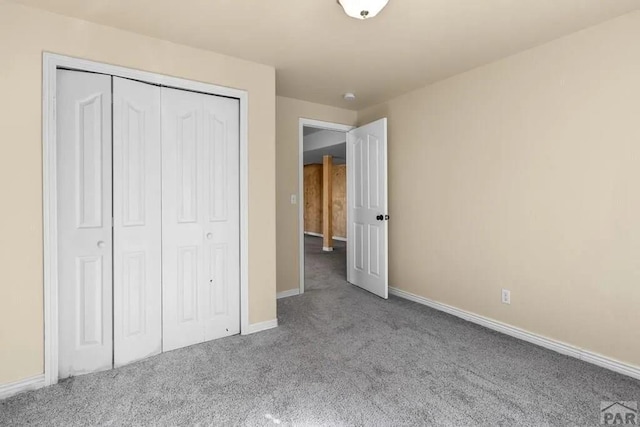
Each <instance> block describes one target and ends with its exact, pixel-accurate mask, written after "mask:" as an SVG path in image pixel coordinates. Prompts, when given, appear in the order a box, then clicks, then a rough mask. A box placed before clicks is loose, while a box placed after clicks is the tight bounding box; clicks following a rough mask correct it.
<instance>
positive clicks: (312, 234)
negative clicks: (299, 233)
mask: <svg viewBox="0 0 640 427" xmlns="http://www.w3.org/2000/svg"><path fill="white" fill-rule="evenodd" d="M304 234H306V235H307V236H313V237H324V236H323V235H322V234H321V233H314V232H313V231H305V232H304Z"/></svg>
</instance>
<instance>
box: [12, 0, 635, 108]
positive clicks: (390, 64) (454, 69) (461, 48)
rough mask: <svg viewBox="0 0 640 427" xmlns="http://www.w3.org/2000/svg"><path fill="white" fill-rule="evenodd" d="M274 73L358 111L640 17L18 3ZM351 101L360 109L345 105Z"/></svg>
mask: <svg viewBox="0 0 640 427" xmlns="http://www.w3.org/2000/svg"><path fill="white" fill-rule="evenodd" d="M15 2H16V3H22V4H25V5H30V6H34V7H38V8H42V9H46V10H49V11H53V12H56V13H60V14H63V15H68V16H74V17H78V18H81V19H85V20H88V21H93V22H97V23H101V24H105V25H109V26H113V27H117V28H122V29H126V30H129V31H133V32H137V33H141V34H146V35H149V36H153V37H157V38H162V39H166V40H170V41H174V42H177V43H182V44H186V45H191V46H195V47H200V48H204V49H209V50H212V51H215V52H219V53H223V54H227V55H231V56H235V57H240V58H245V59H248V60H252V61H256V62H260V63H263V64H268V65H272V66H274V67H275V68H276V70H277V73H276V75H277V91H278V94H279V95H283V96H288V97H292V98H299V99H304V100H308V101H313V102H318V103H322V104H328V105H335V106H339V107H345V108H350V109H359V108H362V107H366V106H369V105H372V104H375V103H378V102H382V101H384V100H387V99H389V98H391V97H394V96H397V95H399V94H401V93H404V92H407V91H410V90H412V89H415V88H418V87H421V86H424V85H426V84H428V83H432V82H434V81H437V80H441V79H444V78H446V77H449V76H452V75H455V74H458V73H460V72H463V71H466V70H469V69H472V68H475V67H477V66H480V65H483V64H486V63H489V62H492V61H494V60H496V59H499V58H502V57H505V56H508V55H511V54H513V53H516V52H519V51H522V50H525V49H528V48H531V47H533V46H536V45H539V44H542V43H545V42H547V41H550V40H553V39H555V38H558V37H561V36H563V35H566V34H570V33H572V32H575V31H577V30H580V29H583V28H586V27H588V26H591V25H594V24H597V23H600V22H602V21H605V20H607V19H610V18H613V17H616V16H619V15H622V14H625V13H628V12H630V11H632V10H637V9H639V8H640V1H639V0H391V1H390V2H389V5H388V6H387V8H386V9H385V10H383V11H382V12H381V13H380V15H378V16H377V17H376V18H373V19H371V20H366V21H358V20H355V19H352V18H349V17H347V16H346V15H345V14H344V13H343V12H342V9H341V8H340V6H339V5H338V4H337V3H336V1H335V0H179V1H178V0H173V1H169V0H55V1H52V0H15ZM347 91H349V92H355V93H356V95H357V97H358V98H357V100H356V101H355V102H346V101H344V100H343V99H342V97H341V95H342V94H343V93H344V92H347Z"/></svg>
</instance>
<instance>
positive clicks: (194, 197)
mask: <svg viewBox="0 0 640 427" xmlns="http://www.w3.org/2000/svg"><path fill="white" fill-rule="evenodd" d="M162 127H163V130H162V135H163V141H162V230H163V242H162V251H163V253H162V268H163V302H164V303H163V350H165V351H166V350H171V349H175V348H179V347H185V346H188V345H191V344H196V343H199V342H203V341H207V340H212V339H215V338H220V337H224V336H228V335H234V334H237V333H239V332H240V316H239V310H240V286H239V283H240V265H239V263H240V244H239V101H238V100H237V99H230V98H224V97H218V96H212V95H205V94H200V93H194V92H187V91H182V90H176V89H169V88H162Z"/></svg>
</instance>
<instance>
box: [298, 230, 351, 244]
mask: <svg viewBox="0 0 640 427" xmlns="http://www.w3.org/2000/svg"><path fill="white" fill-rule="evenodd" d="M304 234H306V235H309V236H313V237H324V234H320V233H314V232H313V231H305V232H304ZM333 240H337V241H339V242H346V241H347V238H346V237H339V236H333Z"/></svg>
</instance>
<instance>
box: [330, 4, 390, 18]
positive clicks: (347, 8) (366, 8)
mask: <svg viewBox="0 0 640 427" xmlns="http://www.w3.org/2000/svg"><path fill="white" fill-rule="evenodd" d="M338 3H339V4H340V6H342V8H343V9H344V13H346V14H347V15H349V16H350V17H352V18H356V19H367V18H373V17H374V16H376V15H377V14H378V13H380V11H381V10H382V9H384V7H385V6H386V5H387V3H389V0H338Z"/></svg>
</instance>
